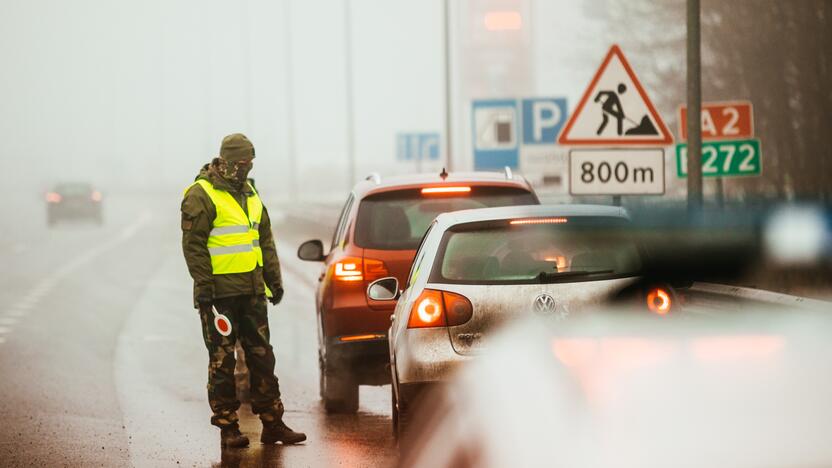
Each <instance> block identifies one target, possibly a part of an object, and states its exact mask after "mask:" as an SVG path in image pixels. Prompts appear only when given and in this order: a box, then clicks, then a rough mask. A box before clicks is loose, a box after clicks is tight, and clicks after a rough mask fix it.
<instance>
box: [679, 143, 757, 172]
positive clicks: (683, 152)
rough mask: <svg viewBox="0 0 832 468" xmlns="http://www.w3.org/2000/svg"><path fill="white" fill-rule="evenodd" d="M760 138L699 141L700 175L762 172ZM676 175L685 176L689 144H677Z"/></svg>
mask: <svg viewBox="0 0 832 468" xmlns="http://www.w3.org/2000/svg"><path fill="white" fill-rule="evenodd" d="M762 169H763V168H762V157H761V155H760V140H757V139H752V140H714V141H703V142H702V176H703V177H737V176H755V175H760V173H761V172H762ZM676 174H677V175H678V176H679V177H682V178H684V177H687V175H688V145H687V143H680V144H678V145H676Z"/></svg>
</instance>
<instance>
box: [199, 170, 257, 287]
mask: <svg viewBox="0 0 832 468" xmlns="http://www.w3.org/2000/svg"><path fill="white" fill-rule="evenodd" d="M197 184H199V186H201V187H202V189H203V190H205V193H206V194H208V197H209V198H210V199H211V202H212V203H213V204H214V208H215V209H216V211H217V217H216V218H215V219H214V224H213V226H212V228H211V232H210V234H209V235H208V253H209V254H210V255H211V268H212V269H213V273H214V274H215V275H226V274H230V273H246V272H249V271H252V270H254V268H255V267H257V266H258V265H259V266H263V251H262V250H261V249H260V231H259V229H258V228H259V226H260V219H261V217H262V216H263V203H262V202H261V201H260V196H259V195H257V192H256V191H255V190H254V188H253V187H251V185H249V187H251V191H252V195H250V196H249V197H248V199H247V201H246V207H247V208H248V216H246V213H245V212H244V211H243V208H242V207H241V206H240V204H239V203H238V202H237V200H235V199H234V197H232V196H231V194H229V193H228V192H226V191H225V190H218V189H215V188H214V186H213V185H211V183H210V182H208V181H207V180H205V179H200V180H197V181H196V182H194V183H193V184H191V186H190V187H188V189H190V188H191V187H193V186H194V185H197ZM188 189H185V192H186V193H187V191H188Z"/></svg>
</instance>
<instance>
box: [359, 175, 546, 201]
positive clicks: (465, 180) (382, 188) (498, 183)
mask: <svg viewBox="0 0 832 468" xmlns="http://www.w3.org/2000/svg"><path fill="white" fill-rule="evenodd" d="M458 184H470V185H488V186H494V187H517V188H522V189H526V190H528V191H529V192H533V191H534V190H533V189H532V187H531V185H530V184H529V182H528V181H527V180H526V179H525V177H523V176H520V175H514V174H512V173H511V171H506V172H449V173H447V176H446V177H445V178H442V177H441V176H440V173H430V174H408V175H397V176H390V177H381V176H379V175H378V174H371V175H369V176H367V178H366V179H365V180H362V181H361V182H359V183H357V184H356V185H355V187H354V188H353V192H354V193H355V195H356V197H357V198H363V197H365V196H367V195H371V194H374V193H380V192H387V191H391V190H402V189H408V188H421V187H426V186H427V187H435V186H443V185H458Z"/></svg>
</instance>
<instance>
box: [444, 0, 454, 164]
mask: <svg viewBox="0 0 832 468" xmlns="http://www.w3.org/2000/svg"><path fill="white" fill-rule="evenodd" d="M442 10H443V20H444V28H445V34H444V36H443V42H444V44H443V45H444V53H445V164H446V167H447V170H448V171H451V170H453V169H454V165H453V162H452V158H451V151H452V147H451V131H452V125H451V123H452V109H451V2H450V0H445V1H444V2H443V5H442Z"/></svg>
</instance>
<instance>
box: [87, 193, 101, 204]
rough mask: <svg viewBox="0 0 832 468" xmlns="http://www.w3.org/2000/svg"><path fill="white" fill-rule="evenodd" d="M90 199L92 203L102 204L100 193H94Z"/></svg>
mask: <svg viewBox="0 0 832 468" xmlns="http://www.w3.org/2000/svg"><path fill="white" fill-rule="evenodd" d="M90 199H92V201H94V202H100V201H101V192H99V191H95V192H93V193H92V195H90Z"/></svg>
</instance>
